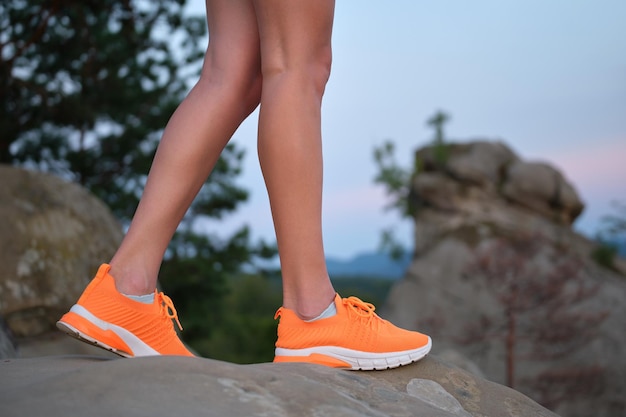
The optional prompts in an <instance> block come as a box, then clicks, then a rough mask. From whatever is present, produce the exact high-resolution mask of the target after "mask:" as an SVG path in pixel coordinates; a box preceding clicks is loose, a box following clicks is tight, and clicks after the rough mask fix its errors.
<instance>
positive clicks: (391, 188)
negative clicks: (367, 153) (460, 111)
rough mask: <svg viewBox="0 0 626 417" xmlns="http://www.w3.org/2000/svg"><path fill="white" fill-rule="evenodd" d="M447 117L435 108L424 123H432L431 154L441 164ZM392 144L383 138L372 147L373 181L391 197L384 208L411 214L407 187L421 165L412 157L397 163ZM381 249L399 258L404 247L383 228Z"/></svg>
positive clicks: (412, 211)
mask: <svg viewBox="0 0 626 417" xmlns="http://www.w3.org/2000/svg"><path fill="white" fill-rule="evenodd" d="M449 120H450V116H449V115H448V114H447V113H445V112H443V111H441V110H439V111H437V112H436V113H435V114H434V115H433V116H431V117H430V118H429V119H428V120H427V121H426V125H428V126H432V127H433V128H434V130H435V136H434V139H433V143H432V149H433V152H434V158H435V161H436V163H437V164H440V165H442V164H444V163H445V159H446V158H447V144H446V143H445V136H444V133H443V127H444V125H445V124H446V123H447V122H448V121H449ZM395 151H396V147H395V144H394V143H393V142H392V141H391V140H387V141H385V142H384V143H383V144H382V145H381V146H378V147H375V148H374V153H373V154H374V155H373V156H374V162H375V164H376V166H377V167H378V174H376V176H375V177H374V183H376V184H381V185H382V186H383V187H384V188H385V191H386V193H387V196H388V197H389V199H390V200H391V201H390V203H389V204H388V205H387V206H386V207H385V208H386V209H392V210H397V211H398V212H399V213H400V216H401V217H403V218H407V217H411V216H412V215H413V213H414V211H415V209H416V206H415V204H414V201H413V198H412V194H411V187H412V184H413V179H414V178H415V176H416V175H418V174H419V173H420V171H421V169H422V167H421V166H420V165H419V161H418V160H417V159H416V160H415V161H414V164H413V167H411V168H404V167H402V166H400V165H399V164H398V162H397V160H396V158H395ZM380 246H381V249H382V250H383V251H385V252H388V253H389V254H390V255H391V256H392V258H395V259H399V258H400V257H401V256H402V254H403V253H404V252H405V249H404V247H403V246H402V244H401V243H399V242H398V240H397V239H396V237H395V234H394V232H393V229H385V230H383V231H382V232H381V245H380Z"/></svg>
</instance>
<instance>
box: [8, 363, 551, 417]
mask: <svg viewBox="0 0 626 417" xmlns="http://www.w3.org/2000/svg"><path fill="white" fill-rule="evenodd" d="M94 376H97V377H94ZM76 410H80V414H81V415H84V416H111V415H124V416H150V417H159V416H172V415H190V416H218V417H228V416H276V417H280V416H311V417H314V416H320V417H321V416H324V417H326V416H328V417H335V416H337V417H357V416H358V417H362V416H372V417H384V416H393V417H401V416H425V417H467V416H474V417H486V416H489V417H509V416H511V417H513V416H515V417H555V416H556V415H555V414H554V413H552V412H550V411H548V410H546V409H545V408H543V407H541V406H539V405H538V404H537V403H535V402H533V401H532V400H530V399H529V398H527V397H525V396H523V395H522V394H520V393H518V392H516V391H513V390H511V389H509V388H506V387H504V386H501V385H497V384H494V383H490V382H488V381H485V380H483V379H480V378H478V377H475V376H472V375H471V374H468V373H466V372H464V371H462V370H460V369H458V368H454V367H451V366H448V365H446V364H444V363H441V362H439V361H438V360H437V359H436V358H434V357H426V358H425V359H423V360H422V361H420V362H418V363H416V364H413V365H409V366H406V367H402V368H398V369H393V370H388V371H378V372H377V371H373V372H352V371H343V370H336V369H332V368H326V367H322V366H316V365H308V364H270V363H264V364H255V365H235V364H230V363H226V362H219V361H215V360H210V359H202V358H185V357H144V358H136V359H131V360H126V359H115V360H108V359H104V358H101V357H87V356H61V357H44V358H32V359H14V360H6V361H4V362H1V363H0V415H2V416H5V417H13V416H24V415H46V416H48V417H57V416H66V415H72V414H75V413H76Z"/></svg>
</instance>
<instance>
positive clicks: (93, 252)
mask: <svg viewBox="0 0 626 417" xmlns="http://www.w3.org/2000/svg"><path fill="white" fill-rule="evenodd" d="M0 178H2V181H0V201H1V202H2V203H1V204H0V264H1V265H2V273H0V316H2V317H4V319H5V320H6V322H7V325H8V327H9V328H10V329H11V332H12V334H13V335H14V336H15V337H16V338H17V339H18V341H19V340H20V339H24V340H25V342H24V343H26V344H28V343H29V342H32V340H33V338H37V337H43V338H44V339H46V340H47V339H48V335H49V334H50V332H51V331H54V330H53V329H54V323H55V321H56V320H57V319H58V318H59V317H60V316H61V314H62V313H64V312H65V311H66V310H67V309H69V308H70V307H71V305H72V304H73V303H74V302H75V301H76V299H77V298H78V296H79V295H80V294H81V293H82V291H83V290H84V288H85V286H86V285H87V283H88V282H89V279H90V278H91V277H92V276H93V273H94V271H95V270H97V268H98V266H99V264H100V263H101V262H103V261H107V260H108V259H110V257H111V256H112V255H113V252H114V250H115V249H116V248H117V245H118V244H119V242H120V241H121V238H122V230H121V226H120V224H119V223H118V222H117V221H116V220H115V219H114V217H113V216H112V214H111V212H110V211H109V210H108V208H107V207H106V206H105V205H104V204H103V203H102V202H101V201H100V200H98V199H96V198H95V197H94V196H92V195H91V194H90V193H88V192H87V191H86V190H85V189H83V188H82V187H80V186H78V185H77V184H73V183H69V182H66V181H63V180H61V179H59V178H57V177H54V176H52V175H46V174H42V173H37V172H31V171H27V170H23V169H19V168H14V167H10V166H3V165H0ZM55 333H56V331H55ZM21 344H22V343H21V342H20V345H21Z"/></svg>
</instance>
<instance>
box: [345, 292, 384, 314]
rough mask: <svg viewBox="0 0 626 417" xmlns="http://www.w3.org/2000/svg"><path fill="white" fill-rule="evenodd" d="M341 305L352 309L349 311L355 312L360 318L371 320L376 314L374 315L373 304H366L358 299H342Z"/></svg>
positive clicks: (374, 308)
mask: <svg viewBox="0 0 626 417" xmlns="http://www.w3.org/2000/svg"><path fill="white" fill-rule="evenodd" d="M343 303H344V304H345V305H348V306H351V307H352V310H351V311H353V312H355V313H356V314H358V315H359V316H361V317H370V318H371V317H375V316H376V314H375V313H374V310H376V307H374V304H371V303H366V302H365V301H362V300H361V299H360V298H358V297H348V298H344V299H343Z"/></svg>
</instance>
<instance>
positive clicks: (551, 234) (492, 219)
mask: <svg viewBox="0 0 626 417" xmlns="http://www.w3.org/2000/svg"><path fill="white" fill-rule="evenodd" d="M448 146H449V147H448V148H447V157H446V158H444V160H443V161H442V160H441V157H440V159H439V160H436V158H435V156H434V155H435V152H434V150H433V149H431V148H424V149H421V150H419V151H417V153H416V159H417V161H416V166H418V167H420V172H419V173H418V174H417V175H416V176H415V177H414V180H413V185H412V190H411V199H412V203H413V205H414V211H413V218H414V222H415V255H414V259H413V262H412V264H411V266H410V267H409V269H408V271H407V273H406V276H405V277H404V279H402V280H400V281H398V282H397V283H396V284H395V285H394V287H393V288H392V290H391V291H390V294H389V297H388V299H387V302H386V304H385V306H383V308H382V315H383V316H384V317H385V318H387V319H389V320H390V321H392V322H394V323H395V324H397V325H399V326H402V327H405V328H409V329H418V330H422V331H424V332H425V333H428V334H430V335H431V336H432V337H433V340H434V348H433V353H434V354H439V353H440V352H443V351H445V350H448V349H451V350H453V351H456V352H458V353H460V354H461V355H462V356H463V357H466V358H468V359H469V360H470V362H473V363H475V364H476V365H478V367H479V368H480V369H481V370H482V372H484V375H486V378H488V379H490V380H492V381H496V382H499V383H504V382H505V381H506V374H507V367H506V362H505V357H506V354H507V352H511V351H512V352H513V356H512V357H513V361H514V365H515V366H514V370H515V374H514V378H513V380H514V383H515V388H516V389H518V390H520V391H522V392H524V393H525V394H527V395H529V396H530V397H531V398H535V399H537V400H539V401H543V402H544V404H549V405H550V407H551V408H552V409H553V410H555V411H556V412H557V413H559V414H560V415H563V416H568V417H578V416H580V417H583V416H589V415H593V416H595V417H604V416H606V417H613V416H616V415H624V414H625V413H626V400H625V398H626V356H625V355H624V354H623V352H624V348H625V347H626V333H625V332H624V317H626V303H624V300H626V279H625V278H624V274H625V273H626V270H621V272H620V270H619V268H622V266H620V265H623V264H622V263H620V262H616V268H617V271H612V270H609V269H606V268H604V267H601V266H599V265H597V264H596V263H595V262H594V261H593V260H592V259H591V253H592V251H593V250H594V248H595V244H594V243H592V242H590V241H589V240H588V239H586V238H585V237H583V236H581V235H579V234H577V233H576V232H574V231H573V230H572V229H571V223H572V222H573V221H574V220H575V218H576V217H577V216H578V215H579V214H580V212H581V211H582V209H583V203H582V201H581V200H580V198H579V196H578V195H577V193H576V192H575V190H574V187H573V186H572V185H571V184H570V183H569V182H568V181H567V180H566V179H565V178H564V177H563V175H562V174H560V173H559V172H558V170H556V169H554V168H553V167H551V166H550V165H548V164H545V163H534V162H525V161H522V160H521V159H520V158H519V157H518V156H517V155H515V154H514V152H512V151H511V150H510V149H508V148H507V147H506V146H505V145H503V144H502V143H498V142H493V143H490V142H486V141H479V142H474V143H467V144H462V145H460V144H452V145H448ZM523 239H526V241H525V243H524V244H522V245H520V246H519V247H518V250H519V251H520V252H521V253H522V255H520V258H518V259H517V260H516V261H515V262H518V263H515V262H511V263H509V264H508V265H506V267H503V268H502V270H501V271H500V272H501V274H500V277H498V274H495V275H496V277H495V278H496V279H494V277H492V278H491V279H488V278H487V276H486V275H485V272H484V271H482V272H481V271H479V270H478V269H477V265H478V266H479V265H480V262H479V260H480V259H481V256H483V255H484V254H485V252H486V251H487V252H488V250H491V251H492V253H491V255H492V256H491V257H492V258H496V259H497V258H502V257H501V256H500V254H499V253H496V252H494V249H493V248H494V247H495V245H498V244H500V243H501V242H503V241H504V242H506V241H508V242H512V241H515V240H517V241H520V240H523ZM534 245H539V246H538V247H537V248H536V250H535V253H534V255H533V256H532V259H531V260H530V261H529V262H525V260H524V259H522V257H523V253H524V252H528V251H530V250H531V248H532V247H534ZM489 248H491V249H489ZM563 260H566V261H567V262H568V263H569V265H568V264H567V263H559V262H561V261H563ZM519 261H524V262H522V264H524V265H526V264H527V266H528V269H527V271H530V272H526V273H525V275H524V274H521V273H520V274H519V275H520V277H521V276H522V275H523V276H524V277H525V280H520V281H515V280H511V279H510V278H508V279H509V280H508V281H506V279H507V278H506V275H507V274H516V273H517V272H516V271H518V269H520V268H522V267H521V266H520V263H519ZM556 265H558V267H557V266H556ZM516 268H517V269H516ZM559 268H561V269H559ZM564 268H569V269H564ZM518 272H519V271H518ZM559 273H560V274H570V276H571V278H569V279H568V283H567V284H561V283H558V282H556V281H555V280H554V279H553V277H554V276H555V275H556V274H559ZM520 279H521V278H520ZM531 284H532V285H537V286H538V287H537V292H536V294H537V295H536V297H539V294H543V293H545V294H548V291H552V292H551V293H549V294H550V295H549V296H546V300H545V302H544V303H537V305H536V308H533V309H530V308H529V309H527V310H529V311H525V312H520V308H519V307H514V305H515V303H517V304H518V305H519V303H520V301H519V299H517V300H516V299H515V298H512V292H511V291H510V289H511V288H517V289H520V288H524V286H525V285H526V286H527V285H531ZM559 285H560V286H561V287H562V288H560V287H559ZM568 285H569V286H568ZM503 286H509V287H508V290H507V288H502V287H503ZM550 287H554V288H550ZM568 288H569V289H568ZM573 288H577V289H580V292H581V293H580V297H578V299H576V297H574V296H572V295H571V291H573ZM557 289H558V291H557ZM503 291H509V294H506V293H503ZM568 291H570V292H569V293H568ZM531 294H532V292H531ZM507 297H508V298H507ZM527 298H532V296H527ZM559 300H561V301H563V303H562V304H564V305H561V306H555V304H556V302H557V301H559ZM525 301H526V302H527V303H529V305H530V304H532V302H534V301H533V300H525ZM565 304H567V305H565ZM549 305H552V307H550V308H552V310H550V309H549V307H548V306H549ZM512 308H518V310H517V312H516V313H515V314H516V319H518V322H517V323H515V325H516V326H517V327H515V328H514V330H513V331H508V330H507V327H506V326H507V320H506V318H507V317H509V316H507V314H508V313H507V312H509V313H510V312H511V311H513V310H511V309H512ZM564 317H571V319H570V320H567V319H564ZM559 320H560V321H559ZM577 320H578V321H579V323H584V322H585V320H587V321H588V323H589V326H587V327H588V328H591V330H592V331H590V332H589V331H588V330H589V329H584V328H583V329H582V330H581V331H580V333H579V334H578V335H577V332H579V330H574V328H575V322H576V321H577ZM557 321H558V324H556V323H557ZM537 323H538V324H541V326H539V325H537ZM509 324H510V323H509ZM533 326H534V327H533ZM550 326H551V327H550ZM524 331H526V332H527V333H523V332H524ZM507 332H508V333H507ZM528 332H530V333H528ZM542 332H545V337H544V338H543V340H544V341H545V342H544V341H541V340H540V341H539V342H537V340H538V339H541V338H538V337H535V335H538V334H544V333H542ZM507 334H509V335H511V336H512V339H508V340H513V342H514V344H513V348H512V349H507V347H506V346H507V345H506V340H507V336H506V335H507ZM518 336H519V337H518ZM577 337H578V339H577ZM558 338H561V339H560V340H559V339H558ZM528 339H532V340H533V342H532V343H531V342H529V341H528ZM577 343H579V345H576V344H577ZM564 346H565V347H567V348H568V349H569V351H567V352H565V349H564ZM515 349H517V351H516V350H515ZM550 349H552V351H550ZM559 349H561V350H563V352H561V351H559ZM557 353H558V354H557ZM533 355H534V356H533Z"/></svg>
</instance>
